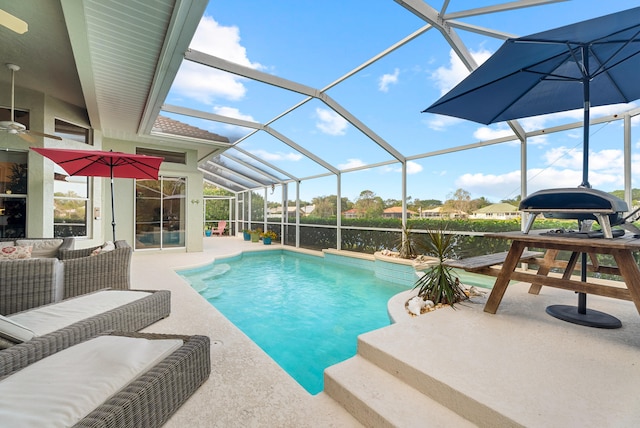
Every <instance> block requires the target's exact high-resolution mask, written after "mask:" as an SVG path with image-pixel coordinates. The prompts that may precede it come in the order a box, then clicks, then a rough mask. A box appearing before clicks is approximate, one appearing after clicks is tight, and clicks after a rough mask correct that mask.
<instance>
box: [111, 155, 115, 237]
mask: <svg viewBox="0 0 640 428" xmlns="http://www.w3.org/2000/svg"><path fill="white" fill-rule="evenodd" d="M111 229H112V230H113V242H116V210H115V204H114V202H113V165H111Z"/></svg>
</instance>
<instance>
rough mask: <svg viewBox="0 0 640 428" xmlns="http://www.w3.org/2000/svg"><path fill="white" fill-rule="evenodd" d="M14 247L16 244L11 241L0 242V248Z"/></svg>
mask: <svg viewBox="0 0 640 428" xmlns="http://www.w3.org/2000/svg"><path fill="white" fill-rule="evenodd" d="M14 245H16V244H15V242H13V241H0V248H3V247H13V246H14Z"/></svg>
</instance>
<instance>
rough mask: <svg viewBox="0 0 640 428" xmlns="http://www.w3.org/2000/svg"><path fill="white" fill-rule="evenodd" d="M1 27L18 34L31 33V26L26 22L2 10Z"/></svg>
mask: <svg viewBox="0 0 640 428" xmlns="http://www.w3.org/2000/svg"><path fill="white" fill-rule="evenodd" d="M0 25H2V26H3V27H7V28H8V29H10V30H11V31H15V32H16V33H18V34H24V33H26V32H27V31H29V25H28V24H27V23H26V22H24V21H23V20H22V19H20V18H16V17H15V16H13V15H11V14H10V13H8V12H6V11H4V10H2V9H0Z"/></svg>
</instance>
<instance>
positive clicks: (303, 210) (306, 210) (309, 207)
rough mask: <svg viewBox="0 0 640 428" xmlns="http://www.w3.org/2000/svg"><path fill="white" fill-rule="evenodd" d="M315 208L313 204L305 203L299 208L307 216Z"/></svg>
mask: <svg viewBox="0 0 640 428" xmlns="http://www.w3.org/2000/svg"><path fill="white" fill-rule="evenodd" d="M315 209H316V206H315V205H313V204H312V205H307V206H304V207H300V210H301V211H302V213H303V215H305V216H307V215H311V213H312V212H313V210H315Z"/></svg>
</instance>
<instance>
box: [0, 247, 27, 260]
mask: <svg viewBox="0 0 640 428" xmlns="http://www.w3.org/2000/svg"><path fill="white" fill-rule="evenodd" d="M30 258H31V247H14V246H12V247H2V248H0V260H18V259H30Z"/></svg>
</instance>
